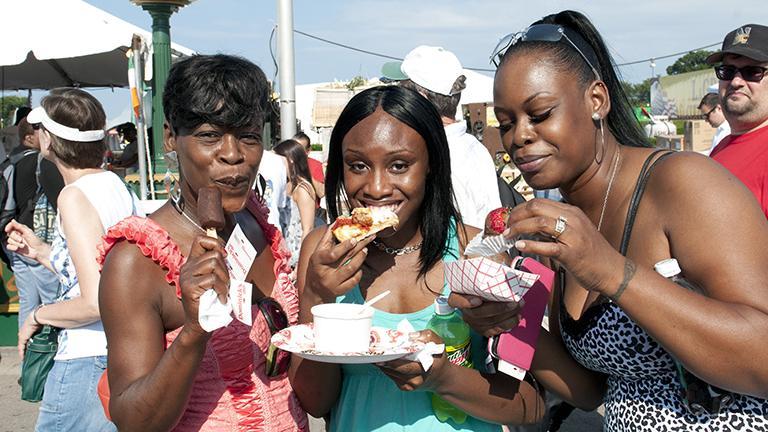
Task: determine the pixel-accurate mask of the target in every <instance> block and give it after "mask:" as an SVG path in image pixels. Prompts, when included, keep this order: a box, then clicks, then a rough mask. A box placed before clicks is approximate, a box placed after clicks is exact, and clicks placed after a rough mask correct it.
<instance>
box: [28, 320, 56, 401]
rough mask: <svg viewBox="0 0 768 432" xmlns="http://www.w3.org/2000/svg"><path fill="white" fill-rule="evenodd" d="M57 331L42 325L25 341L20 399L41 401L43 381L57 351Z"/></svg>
mask: <svg viewBox="0 0 768 432" xmlns="http://www.w3.org/2000/svg"><path fill="white" fill-rule="evenodd" d="M58 339H59V329H58V328H56V327H51V326H49V325H44V326H43V328H42V330H40V331H39V332H38V333H35V335H34V336H32V337H31V338H30V339H29V340H28V341H27V349H26V352H25V353H24V360H23V361H22V363H21V378H19V384H21V399H22V400H25V401H29V402H40V401H41V400H42V399H43V390H44V389H45V381H46V380H47V379H48V372H50V371H51V368H52V367H53V358H54V357H55V356H56V352H57V351H58V349H59V341H58Z"/></svg>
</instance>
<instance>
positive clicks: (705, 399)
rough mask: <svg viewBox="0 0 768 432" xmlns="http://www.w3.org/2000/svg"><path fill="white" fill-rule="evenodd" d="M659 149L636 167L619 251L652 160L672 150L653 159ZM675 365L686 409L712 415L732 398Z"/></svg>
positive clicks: (625, 241) (627, 235)
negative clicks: (635, 178)
mask: <svg viewBox="0 0 768 432" xmlns="http://www.w3.org/2000/svg"><path fill="white" fill-rule="evenodd" d="M662 151H663V150H657V151H655V152H653V153H651V154H650V155H649V156H648V158H647V159H646V160H645V163H644V164H643V168H642V169H641V170H640V175H639V177H638V179H637V184H636V185H635V190H634V192H633V193H632V199H631V200H630V202H629V210H628V211H627V219H626V222H625V223H624V233H623V236H622V239H621V246H620V248H619V252H620V253H621V254H622V255H624V256H626V254H627V248H628V246H629V239H630V237H631V236H632V227H633V226H634V224H635V217H636V216H637V207H638V206H639V205H640V199H641V198H642V197H643V193H644V192H645V186H646V184H647V183H648V179H649V178H650V176H651V171H652V170H653V167H654V166H655V165H656V163H658V162H659V161H660V160H662V159H664V158H666V157H668V156H669V155H671V154H673V153H674V152H666V153H664V154H662V155H660V156H659V157H658V158H656V160H653V158H654V156H655V155H656V154H658V153H660V152H662ZM686 282H687V281H686ZM679 285H681V286H683V287H685V288H688V289H694V290H696V288H695V287H692V286H689V283H685V282H684V283H679ZM675 366H676V368H677V379H678V382H679V384H680V396H681V397H682V398H683V401H685V404H686V406H687V407H688V410H689V411H691V412H692V413H694V414H701V413H706V414H709V415H716V414H718V413H719V412H720V411H721V410H722V409H724V408H727V407H728V406H729V405H730V404H731V403H732V402H733V395H732V394H731V393H729V392H727V391H725V390H723V389H721V388H718V387H715V386H713V385H711V384H708V383H707V382H705V381H703V380H702V379H701V378H699V377H697V376H696V375H694V374H692V373H691V372H689V371H688V370H686V369H685V368H684V367H683V365H682V364H681V363H680V362H678V361H677V360H676V359H675Z"/></svg>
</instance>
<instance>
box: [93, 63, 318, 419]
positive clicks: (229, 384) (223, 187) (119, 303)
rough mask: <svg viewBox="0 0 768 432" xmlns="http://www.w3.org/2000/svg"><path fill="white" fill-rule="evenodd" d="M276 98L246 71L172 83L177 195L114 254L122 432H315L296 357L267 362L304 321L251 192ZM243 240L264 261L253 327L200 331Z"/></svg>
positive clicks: (170, 127)
mask: <svg viewBox="0 0 768 432" xmlns="http://www.w3.org/2000/svg"><path fill="white" fill-rule="evenodd" d="M268 98H269V86H268V84H267V81H266V79H265V77H264V73H263V72H262V71H261V70H260V69H259V68H258V67H257V66H255V65H254V64H253V63H251V62H249V61H247V60H245V59H242V58H238V57H232V56H226V55H214V56H194V57H189V58H186V59H184V60H182V61H180V62H178V63H176V64H174V66H173V68H172V69H171V72H170V75H169V77H168V82H167V84H166V87H165V93H164V95H163V107H164V110H165V115H166V121H167V123H166V135H165V136H166V138H165V143H166V146H167V148H169V149H171V150H173V151H175V152H176V154H177V157H178V162H179V173H180V180H179V193H178V194H176V193H172V195H173V196H172V197H171V199H170V200H169V201H168V203H166V204H165V205H163V206H162V207H161V208H160V209H159V210H157V211H156V212H155V213H153V214H152V215H150V216H149V217H148V218H130V219H127V220H125V221H123V222H121V223H120V224H119V225H117V226H116V227H115V228H113V229H112V230H110V231H109V232H108V234H107V239H106V242H105V256H104V257H103V263H104V267H103V272H102V290H101V294H102V295H101V296H100V305H101V310H102V315H103V319H104V327H105V330H106V333H107V340H108V342H109V390H110V394H111V396H110V400H109V411H110V414H111V416H112V419H113V421H114V422H115V423H116V424H117V425H118V427H119V428H120V429H121V430H171V429H173V430H181V431H191V430H195V431H197V430H221V431H232V430H252V431H306V430H308V423H307V417H306V414H305V413H304V411H303V410H302V409H301V407H300V405H299V403H298V401H297V400H296V397H295V395H294V394H293V391H292V390H291V387H290V383H289V381H288V377H287V373H286V371H287V366H288V362H287V360H288V357H287V356H286V355H285V354H284V353H282V352H279V351H275V350H271V349H270V337H271V336H272V334H273V333H274V332H276V331H278V330H280V329H282V328H284V327H286V326H287V325H288V324H289V323H295V321H296V319H297V314H298V298H297V295H296V290H295V288H294V286H293V284H292V283H291V280H290V272H291V268H290V267H289V266H288V258H289V256H288V252H287V250H286V249H285V245H284V242H283V239H282V237H281V235H280V233H279V231H278V230H277V229H276V228H275V227H274V226H272V225H269V224H268V222H267V209H266V207H264V206H263V205H262V204H261V201H260V200H259V199H258V197H256V196H254V195H253V193H252V192H251V187H252V185H253V184H254V181H255V180H256V172H257V169H258V166H259V163H260V161H261V155H262V152H263V146H262V135H261V134H262V126H263V123H264V115H265V109H266V102H267V100H268ZM240 230H242V231H240ZM238 233H244V236H245V239H243V237H242V236H241V235H242V234H238ZM222 239H223V240H222ZM238 239H240V240H243V242H244V243H248V244H250V245H251V246H252V247H253V248H254V249H255V252H256V257H255V259H254V260H253V261H252V262H250V261H249V262H246V263H245V270H244V273H245V276H244V279H245V281H246V282H250V283H251V284H252V285H253V296H252V298H251V299H247V301H248V305H249V306H250V311H251V315H252V317H253V326H252V327H251V326H247V325H245V324H243V323H241V322H240V321H237V320H235V321H232V322H231V323H229V324H228V325H227V326H226V327H223V328H219V329H218V330H214V331H212V332H208V331H205V330H204V329H203V326H202V324H201V322H200V321H199V320H198V315H199V311H198V309H199V305H200V298H201V296H203V295H204V293H206V292H208V291H209V290H211V289H213V290H215V292H216V293H218V297H219V300H221V301H222V302H226V301H227V294H228V290H229V287H230V273H229V272H228V269H227V266H226V264H225V263H226V262H227V259H228V258H230V255H232V256H234V255H236V254H237V255H238V256H239V257H240V258H239V259H240V261H239V262H242V256H243V255H247V253H246V252H244V250H237V249H234V250H233V252H232V253H231V254H227V252H226V251H225V244H224V241H226V240H229V241H230V243H229V244H230V245H231V244H235V245H236V244H238V241H237V240H238ZM235 247H236V246H235ZM230 250H232V249H230ZM232 274H235V273H234V271H233V273H232ZM214 301H215V299H214Z"/></svg>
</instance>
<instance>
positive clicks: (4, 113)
mask: <svg viewBox="0 0 768 432" xmlns="http://www.w3.org/2000/svg"><path fill="white" fill-rule="evenodd" d="M27 105H28V104H27V98H26V97H22V96H3V97H0V107H1V109H0V122H2V127H6V126H10V125H12V124H13V113H14V112H16V108H19V107H23V106H27Z"/></svg>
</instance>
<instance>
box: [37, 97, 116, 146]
mask: <svg viewBox="0 0 768 432" xmlns="http://www.w3.org/2000/svg"><path fill="white" fill-rule="evenodd" d="M27 122H28V123H30V124H35V123H41V124H42V125H43V126H44V127H45V129H46V130H47V131H48V132H50V133H52V134H54V135H56V136H57V137H59V138H63V139H65V140H69V141H77V142H91V141H99V140H101V139H103V138H104V131H103V130H89V131H81V130H79V129H75V128H72V127H69V126H64V125H63V124H61V123H58V122H56V121H55V120H53V119H51V118H50V117H48V113H46V112H45V110H44V109H43V107H41V106H40V107H37V108H35V109H33V110H32V111H30V112H29V114H28V115H27Z"/></svg>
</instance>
